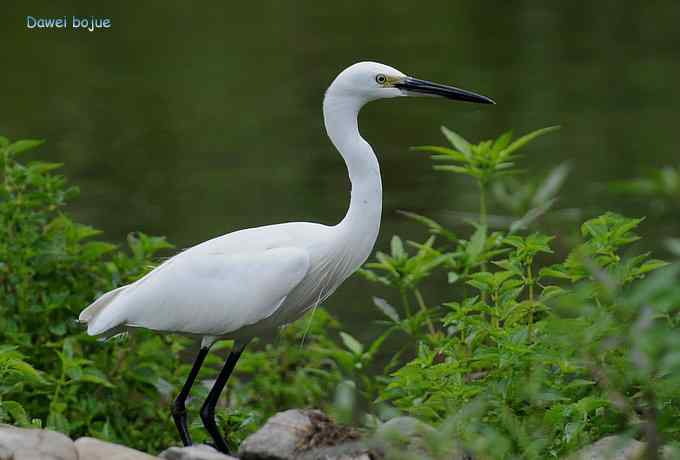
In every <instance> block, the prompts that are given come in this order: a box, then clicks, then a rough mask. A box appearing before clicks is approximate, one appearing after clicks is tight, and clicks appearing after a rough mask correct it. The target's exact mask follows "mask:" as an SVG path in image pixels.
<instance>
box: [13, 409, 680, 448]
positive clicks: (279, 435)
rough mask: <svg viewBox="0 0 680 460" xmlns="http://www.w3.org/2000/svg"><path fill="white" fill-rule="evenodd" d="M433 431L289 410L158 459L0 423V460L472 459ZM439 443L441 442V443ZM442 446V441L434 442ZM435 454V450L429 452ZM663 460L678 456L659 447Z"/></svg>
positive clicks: (603, 443) (613, 439) (410, 422)
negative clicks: (370, 429) (234, 441)
mask: <svg viewBox="0 0 680 460" xmlns="http://www.w3.org/2000/svg"><path fill="white" fill-rule="evenodd" d="M436 435H437V431H436V430H435V429H434V428H432V427H430V426H429V425H427V424H424V423H422V422H420V421H418V420H416V419H414V418H411V417H397V418H394V419H392V420H390V421H389V422H387V423H385V424H383V425H382V426H381V427H380V428H379V429H378V430H377V431H376V433H375V434H374V436H372V437H371V438H370V439H363V438H362V436H361V433H360V432H359V431H358V430H356V429H353V428H350V427H345V426H342V425H337V424H335V423H334V422H333V420H331V419H330V418H329V417H328V416H326V415H325V414H324V413H323V412H320V411H318V410H297V409H294V410H288V411H285V412H281V413H278V414H276V415H274V416H273V417H271V418H270V419H269V420H268V421H267V423H265V425H264V426H262V428H260V430H258V431H257V432H255V433H253V434H252V435H250V436H249V437H248V438H246V439H245V440H244V441H243V443H242V444H241V446H240V448H239V450H238V452H236V453H234V454H233V456H230V455H224V454H221V453H219V452H217V451H216V450H215V449H214V448H212V447H210V446H208V445H204V444H201V445H195V446H190V447H170V448H168V449H166V450H164V451H163V452H161V453H160V454H158V455H157V456H154V455H150V454H147V453H144V452H140V451H138V450H135V449H131V448H129V447H125V446H121V445H118V444H112V443H109V442H105V441H102V440H99V439H94V438H89V437H83V438H79V439H76V440H75V441H74V440H71V439H70V438H68V437H67V436H65V435H64V434H62V433H58V432H55V431H50V430H40V429H28V428H17V427H14V426H11V425H2V424H0V460H105V459H106V460H153V459H165V460H379V459H391V458H398V459H423V460H427V459H431V460H472V459H473V457H472V456H471V455H469V454H468V453H466V452H464V451H463V450H461V449H459V448H458V447H457V446H456V445H455V443H453V442H451V443H450V445H448V444H449V443H446V444H447V445H445V446H444V448H443V449H442V447H441V445H439V446H438V447H437V449H430V448H429V446H430V442H432V441H433V440H434V439H435V438H436ZM440 441H441V440H440ZM439 444H441V442H439ZM433 450H434V451H436V452H433ZM644 450H645V444H644V443H642V442H640V441H636V440H634V439H629V438H625V437H622V436H609V437H606V438H603V439H600V440H599V441H597V442H596V443H594V444H592V445H590V446H587V447H585V448H584V449H582V450H581V451H579V452H578V453H577V454H575V455H573V456H571V457H569V460H605V459H607V460H636V459H640V458H643V456H644ZM661 458H662V459H664V460H671V459H677V458H680V455H678V452H676V451H672V450H670V449H664V451H663V454H662V456H661Z"/></svg>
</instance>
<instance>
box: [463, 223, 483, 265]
mask: <svg viewBox="0 0 680 460" xmlns="http://www.w3.org/2000/svg"><path fill="white" fill-rule="evenodd" d="M484 243H486V226H485V225H480V226H479V227H477V230H475V233H473V234H472V237H471V238H470V241H469V243H468V244H467V246H466V247H465V253H466V254H467V255H468V257H469V258H470V260H471V261H472V262H473V263H474V262H476V261H477V259H478V258H479V256H480V255H481V254H482V251H483V250H484Z"/></svg>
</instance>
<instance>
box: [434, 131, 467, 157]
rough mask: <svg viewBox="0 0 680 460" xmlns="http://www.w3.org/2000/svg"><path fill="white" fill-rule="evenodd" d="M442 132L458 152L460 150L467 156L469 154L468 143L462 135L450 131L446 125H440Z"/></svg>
mask: <svg viewBox="0 0 680 460" xmlns="http://www.w3.org/2000/svg"><path fill="white" fill-rule="evenodd" d="M441 130H442V134H444V136H446V139H448V141H449V142H450V143H451V144H452V145H453V146H454V147H455V148H456V149H458V151H459V152H462V153H463V154H465V155H466V156H467V157H469V155H470V143H469V142H468V141H466V140H465V139H464V138H463V136H461V135H459V134H457V133H455V132H453V131H451V130H450V129H449V128H447V127H446V126H442V127H441Z"/></svg>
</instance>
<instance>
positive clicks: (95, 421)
mask: <svg viewBox="0 0 680 460" xmlns="http://www.w3.org/2000/svg"><path fill="white" fill-rule="evenodd" d="M41 144H42V142H40V141H33V140H23V141H17V142H14V143H10V142H9V141H8V140H7V139H5V138H2V137H0V343H1V344H2V345H0V422H9V423H14V424H17V425H20V426H29V425H30V426H42V427H46V428H51V429H56V430H59V431H62V432H64V433H66V434H69V435H71V436H73V437H77V436H81V435H90V436H96V437H99V438H102V439H106V440H110V441H114V442H119V443H123V444H126V445H129V446H132V447H136V448H140V449H143V450H146V451H150V452H155V451H158V450H161V449H164V448H166V447H167V446H169V445H174V444H176V443H177V434H176V430H175V427H174V425H173V422H172V420H171V417H170V412H169V408H170V404H171V401H172V399H173V398H174V396H175V395H176V393H177V392H178V391H179V388H180V387H181V385H182V384H183V382H184V379H185V377H186V375H187V373H188V368H189V364H188V363H189V362H190V359H191V358H190V357H189V355H190V354H191V352H190V348H192V345H191V342H190V341H189V340H188V339H183V338H181V337H172V336H160V335H155V334H152V333H150V332H145V331H136V332H135V333H134V334H131V335H130V336H128V337H121V338H117V339H112V340H109V341H108V342H106V343H102V342H99V341H97V340H96V339H95V338H92V337H89V336H87V335H86V334H85V332H84V328H83V327H82V326H81V325H79V324H77V323H76V321H75V319H76V318H77V317H78V314H79V312H80V311H81V310H82V309H83V308H84V307H85V306H87V305H88V304H89V303H90V302H91V301H92V300H94V299H95V298H97V297H98V296H99V295H101V294H102V293H104V292H106V291H108V290H110V289H113V288H114V287H117V286H119V285H122V284H125V283H129V282H131V281H134V280H136V279H137V278H139V277H140V276H142V275H143V274H144V273H146V272H147V271H148V270H149V269H150V268H151V267H152V266H153V263H154V259H155V258H156V257H157V254H158V253H159V251H162V250H167V249H168V248H170V247H171V245H170V244H168V243H167V242H166V241H165V239H163V238H160V237H152V236H147V235H144V234H142V233H137V234H131V235H130V236H129V237H128V239H127V246H128V247H127V250H123V249H120V248H119V247H118V246H117V245H114V244H111V243H108V242H105V241H98V240H95V239H93V237H96V236H97V235H98V234H99V232H98V231H97V230H95V229H94V228H92V227H89V226H86V225H82V224H78V223H76V222H73V221H72V220H71V219H70V218H69V217H68V214H67V213H66V212H65V211H64V208H65V206H66V204H67V202H68V201H69V200H70V199H72V198H74V197H75V196H77V194H78V190H77V189H76V188H75V187H71V186H68V185H67V183H66V179H65V178H64V177H63V176H60V175H56V174H54V170H55V169H56V168H58V166H59V165H57V164H51V163H44V162H29V163H27V164H24V163H21V162H20V161H18V160H17V157H18V156H19V155H21V154H22V153H24V152H26V151H29V150H31V149H34V148H36V147H38V146H40V145H41ZM334 328H336V329H337V328H338V326H337V324H336V323H335V321H334V320H333V319H332V318H331V317H329V316H328V315H326V314H325V313H324V312H316V314H315V315H314V318H313V321H311V322H310V320H309V319H308V318H303V319H302V320H301V321H300V322H298V323H296V324H295V325H293V326H291V327H289V328H288V329H287V330H286V331H284V332H283V334H282V335H281V337H280V338H279V339H277V342H276V343H274V344H266V345H263V346H258V345H257V344H254V345H252V346H251V347H250V348H249V352H248V353H246V354H245V355H244V358H243V359H242V361H241V363H240V364H239V367H238V369H237V376H236V377H235V379H234V381H233V386H232V387H231V388H232V389H231V390H230V391H229V393H228V395H229V400H228V401H227V403H226V405H223V406H222V408H221V410H220V411H219V416H220V420H221V422H222V423H223V426H225V427H227V428H229V430H227V431H228V432H229V433H230V435H229V436H230V439H229V441H230V442H231V443H232V444H234V445H235V444H238V442H240V440H241V439H242V438H243V437H244V436H245V435H247V434H248V433H250V432H252V431H253V430H254V429H255V427H257V426H259V425H260V424H261V423H262V422H263V421H264V420H265V419H266V418H267V417H268V416H270V415H272V414H273V413H275V412H277V411H279V410H282V409H287V408H291V407H298V406H323V407H328V406H329V405H331V404H330V403H326V401H328V395H329V394H332V393H333V392H334V391H335V388H336V387H337V386H338V385H339V383H340V382H341V381H342V380H343V379H344V378H345V377H344V376H345V375H350V373H351V372H352V370H351V369H350V368H352V369H353V371H356V363H355V362H354V360H355V359H356V360H358V361H357V362H362V360H363V361H365V359H366V358H365V357H363V356H361V354H360V353H359V354H357V353H355V352H356V351H357V350H352V349H351V347H350V349H349V350H348V349H347V348H345V347H343V346H342V345H341V344H340V343H339V340H337V341H333V340H331V339H330V338H329V336H328V332H329V331H331V330H333V329H334ZM303 337H304V339H303ZM347 343H351V342H347ZM303 344H304V346H303ZM228 345H229V344H228V343H223V344H221V345H220V346H222V347H224V346H228ZM215 350H218V347H216V348H215ZM355 355H358V356H359V357H357V358H355ZM184 358H186V359H184ZM336 361H337V363H339V365H338V364H336ZM207 363H208V366H205V368H204V369H203V370H202V372H201V374H200V377H199V379H201V380H204V379H209V378H214V375H215V374H216V372H217V371H216V369H215V368H219V367H221V365H222V362H221V358H220V357H219V356H218V355H217V354H215V353H211V355H210V357H209V359H208V361H207ZM343 369H344V371H343ZM263 394H266V395H267V397H266V398H263V397H262V395H263ZM205 395H206V389H205V386H204V385H196V386H195V389H194V392H193V398H192V402H191V404H190V405H189V409H190V410H191V411H192V414H191V420H192V423H193V426H192V429H193V430H194V437H195V438H196V439H197V440H201V439H202V437H203V436H205V432H204V430H202V429H201V430H198V429H197V428H198V426H199V425H200V418H199V417H198V415H197V413H198V407H199V406H200V402H202V399H203V398H204V397H205Z"/></svg>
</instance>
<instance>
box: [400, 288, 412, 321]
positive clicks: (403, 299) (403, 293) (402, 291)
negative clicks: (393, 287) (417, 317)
mask: <svg viewBox="0 0 680 460" xmlns="http://www.w3.org/2000/svg"><path fill="white" fill-rule="evenodd" d="M399 293H400V294H401V302H402V304H403V305H404V310H406V317H407V318H410V317H411V304H410V303H409V301H408V297H407V296H406V289H404V288H401V289H399Z"/></svg>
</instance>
